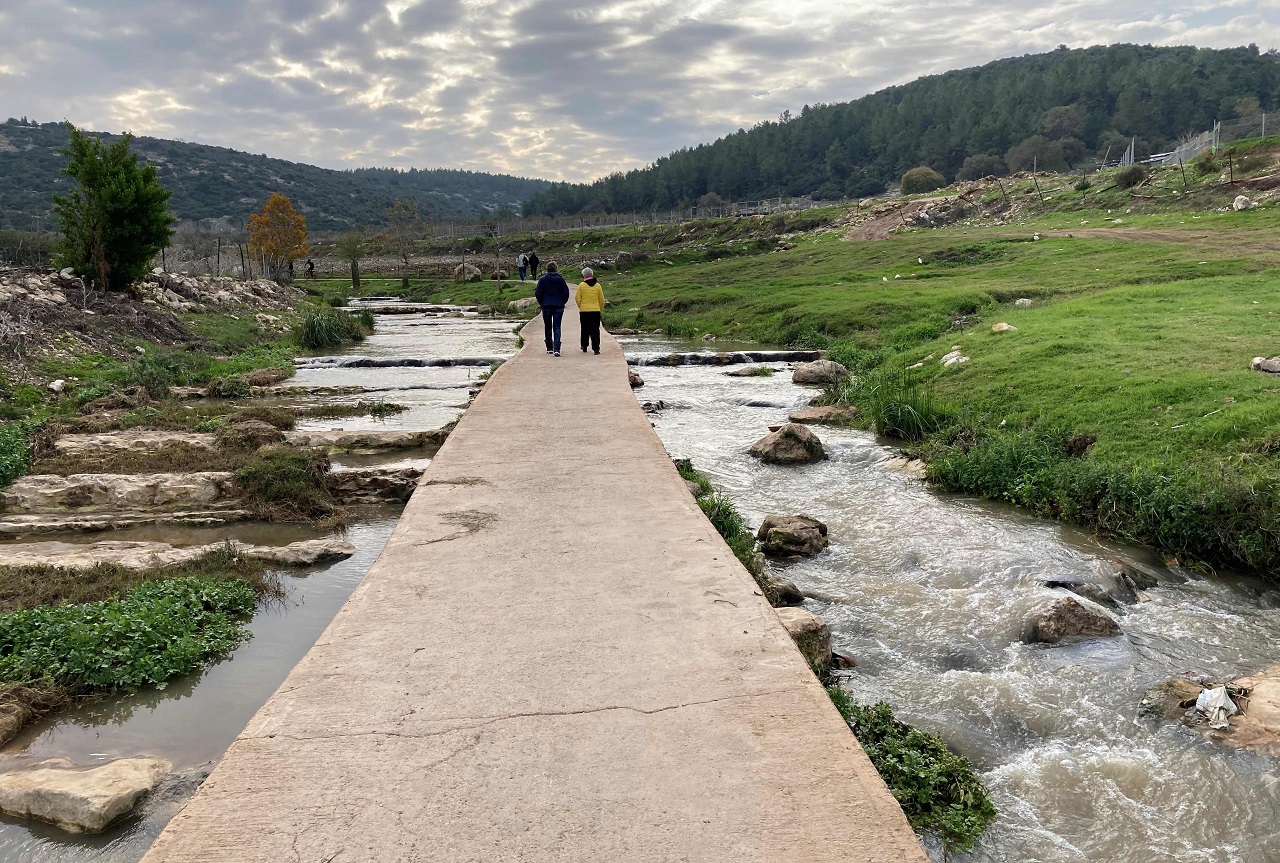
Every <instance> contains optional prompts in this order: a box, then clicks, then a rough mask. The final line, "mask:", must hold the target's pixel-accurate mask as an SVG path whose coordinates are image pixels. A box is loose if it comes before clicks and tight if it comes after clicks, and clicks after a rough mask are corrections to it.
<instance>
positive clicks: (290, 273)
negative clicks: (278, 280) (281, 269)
mask: <svg viewBox="0 0 1280 863" xmlns="http://www.w3.org/2000/svg"><path fill="white" fill-rule="evenodd" d="M289 281H291V282H292V281H293V261H290V262H289Z"/></svg>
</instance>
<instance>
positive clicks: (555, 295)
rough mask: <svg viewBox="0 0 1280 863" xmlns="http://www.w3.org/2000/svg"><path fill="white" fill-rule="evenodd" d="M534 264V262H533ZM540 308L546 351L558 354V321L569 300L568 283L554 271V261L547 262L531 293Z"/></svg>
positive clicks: (562, 315)
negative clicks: (544, 272) (535, 287)
mask: <svg viewBox="0 0 1280 863" xmlns="http://www.w3.org/2000/svg"><path fill="white" fill-rule="evenodd" d="M535 266H536V264H535ZM533 295H534V296H535V297H537V299H538V306H539V307H540V308H541V309H542V327H543V330H544V333H545V337H546V342H547V353H549V354H552V355H554V356H557V357H558V356H560V322H561V321H563V320H564V307H565V305H566V304H567V303H568V302H569V283H568V282H566V281H565V280H564V276H562V275H560V273H558V272H557V271H556V265H555V262H554V261H552V262H551V263H549V264H547V274H546V275H545V276H543V277H542V278H540V279H538V287H537V289H536V290H535V291H534V294H533Z"/></svg>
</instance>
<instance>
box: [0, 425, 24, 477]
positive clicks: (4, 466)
mask: <svg viewBox="0 0 1280 863" xmlns="http://www.w3.org/2000/svg"><path fill="white" fill-rule="evenodd" d="M30 464H31V442H30V441H29V440H28V438H27V427H26V425H25V424H23V423H14V422H6V423H0V488H4V487H5V486H7V485H9V484H10V483H12V482H13V481H14V480H15V479H17V478H18V477H20V476H22V475H23V474H24V473H26V472H27V468H28V467H29V466H30Z"/></svg>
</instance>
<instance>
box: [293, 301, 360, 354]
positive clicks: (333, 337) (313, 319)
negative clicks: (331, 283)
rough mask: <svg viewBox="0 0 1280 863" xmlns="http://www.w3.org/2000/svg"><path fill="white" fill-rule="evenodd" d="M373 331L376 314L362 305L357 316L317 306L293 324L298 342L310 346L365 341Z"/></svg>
mask: <svg viewBox="0 0 1280 863" xmlns="http://www.w3.org/2000/svg"><path fill="white" fill-rule="evenodd" d="M372 331H373V315H372V314H371V313H370V312H369V310H368V309H363V310H362V311H361V313H360V315H358V316H352V315H351V314H349V313H347V312H343V311H339V310H338V309H332V308H328V309H315V310H312V311H308V312H305V313H304V314H303V315H302V319H301V320H299V321H298V323H297V325H296V326H295V327H294V331H293V334H294V338H295V339H296V340H297V342H298V344H300V345H302V346H303V347H304V348H308V349H310V350H320V349H322V348H335V347H338V346H339V345H343V344H347V343H349V342H362V341H364V339H365V337H366V336H367V335H369V333H371V332H372Z"/></svg>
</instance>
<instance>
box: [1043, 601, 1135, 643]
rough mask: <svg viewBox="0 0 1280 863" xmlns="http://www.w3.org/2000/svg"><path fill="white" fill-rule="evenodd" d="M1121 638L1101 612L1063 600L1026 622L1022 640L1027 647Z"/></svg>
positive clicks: (1096, 607)
mask: <svg viewBox="0 0 1280 863" xmlns="http://www.w3.org/2000/svg"><path fill="white" fill-rule="evenodd" d="M1122 634H1123V632H1122V630H1121V629H1120V624H1118V623H1116V621H1115V619H1114V618H1113V617H1111V615H1109V614H1107V613H1106V611H1104V610H1103V609H1102V608H1100V607H1098V606H1096V605H1094V604H1093V603H1090V602H1087V601H1086V602H1080V601H1078V600H1076V599H1075V598H1073V597H1070V596H1064V597H1062V598H1061V599H1059V600H1057V601H1055V602H1054V603H1053V604H1052V605H1049V606H1047V607H1046V608H1043V609H1041V610H1040V611H1038V612H1036V613H1035V614H1034V615H1033V616H1032V617H1031V619H1030V620H1028V621H1027V625H1026V628H1025V631H1024V633H1023V640H1024V641H1026V642H1027V643H1029V644H1034V643H1036V642H1039V643H1041V644H1058V643H1060V642H1063V641H1069V640H1075V639H1080V638H1093V637H1104V638H1105V637H1110V636H1115V635H1122Z"/></svg>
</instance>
